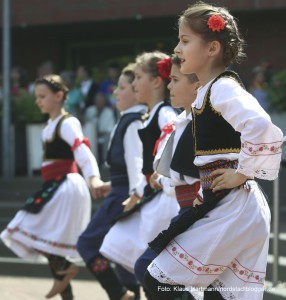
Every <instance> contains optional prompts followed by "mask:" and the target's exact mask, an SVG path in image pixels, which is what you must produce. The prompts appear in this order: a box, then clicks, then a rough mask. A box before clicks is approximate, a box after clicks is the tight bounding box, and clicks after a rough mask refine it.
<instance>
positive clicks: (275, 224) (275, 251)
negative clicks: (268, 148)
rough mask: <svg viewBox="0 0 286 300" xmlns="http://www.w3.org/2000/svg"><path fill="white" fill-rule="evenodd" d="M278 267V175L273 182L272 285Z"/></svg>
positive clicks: (276, 278) (274, 284)
mask: <svg viewBox="0 0 286 300" xmlns="http://www.w3.org/2000/svg"><path fill="white" fill-rule="evenodd" d="M278 267H279V177H277V178H276V179H275V180H274V182H273V286H276V285H277V284H278Z"/></svg>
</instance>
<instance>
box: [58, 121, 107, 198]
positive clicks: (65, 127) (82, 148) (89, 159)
mask: <svg viewBox="0 0 286 300" xmlns="http://www.w3.org/2000/svg"><path fill="white" fill-rule="evenodd" d="M60 134H61V137H62V139H63V140H65V141H66V142H67V143H68V144H69V145H70V146H71V147H74V146H75V143H76V142H77V141H78V142H77V144H78V146H76V147H75V149H74V158H75V161H76V163H77V164H78V166H79V167H80V169H81V170H82V173H83V176H84V178H85V180H86V182H87V183H88V186H89V188H90V190H91V193H92V196H93V197H94V198H98V197H100V196H102V195H101V194H102V193H101V190H100V188H101V186H102V185H103V182H102V181H101V180H100V173H99V168H98V165H97V161H96V159H95V157H94V155H93V154H92V152H91V150H90V148H89V147H88V146H87V145H86V144H85V143H82V141H83V140H84V136H83V132H82V128H81V125H80V122H79V121H78V119H76V118H73V117H70V118H68V119H66V120H64V121H63V123H62V125H61V128H60Z"/></svg>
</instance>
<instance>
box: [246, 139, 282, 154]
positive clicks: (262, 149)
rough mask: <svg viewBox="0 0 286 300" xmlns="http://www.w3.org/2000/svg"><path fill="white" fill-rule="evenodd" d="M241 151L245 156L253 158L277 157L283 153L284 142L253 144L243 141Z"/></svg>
mask: <svg viewBox="0 0 286 300" xmlns="http://www.w3.org/2000/svg"><path fill="white" fill-rule="evenodd" d="M241 150H242V151H243V152H244V153H245V154H247V155H251V156H264V155H275V154H279V153H281V152H282V142H281V141H279V142H273V143H264V144H252V143H250V142H247V141H243V143H242V144H241Z"/></svg>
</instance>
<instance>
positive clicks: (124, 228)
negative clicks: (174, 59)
mask: <svg viewBox="0 0 286 300" xmlns="http://www.w3.org/2000/svg"><path fill="white" fill-rule="evenodd" d="M170 69H171V58H170V57H168V56H167V55H165V54H163V53H161V52H158V51H156V52H149V53H143V54H141V55H139V56H138V57H137V59H136V70H135V80H134V82H133V86H134V89H135V92H136V94H137V97H138V99H139V100H140V101H141V102H144V103H147V104H148V107H149V109H150V116H149V119H148V120H147V121H146V123H145V128H144V129H141V130H139V136H140V138H141V140H142V143H143V169H142V170H143V173H144V175H145V177H144V181H142V182H140V183H139V184H138V185H137V186H136V189H135V190H134V193H133V194H132V195H131V197H130V198H129V199H127V200H126V201H125V202H124V205H125V211H126V212H127V213H126V214H125V217H126V218H123V217H122V218H121V219H120V220H118V221H117V223H116V224H115V225H114V226H113V227H112V228H111V230H110V231H109V233H108V234H107V235H106V237H105V239H104V242H103V245H102V247H101V249H100V251H101V253H102V254H103V255H104V256H106V257H108V258H110V259H111V260H112V261H115V262H116V263H118V264H121V265H122V266H123V267H124V268H126V269H127V270H129V271H130V272H132V273H134V265H135V262H136V260H137V258H138V257H139V256H140V255H141V254H142V253H143V252H144V251H145V250H146V248H147V247H148V242H149V241H151V240H152V239H153V238H154V237H155V236H156V235H157V234H158V233H159V232H160V231H161V230H163V229H165V228H167V227H168V225H169V223H170V220H171V219H172V217H174V216H175V215H177V213H178V209H179V205H178V203H177V201H176V199H175V193H174V188H173V187H171V186H170V185H167V184H166V185H164V186H163V189H160V190H157V189H156V190H155V189H152V188H151V186H150V185H149V180H150V176H151V174H152V173H153V172H154V170H153V162H154V163H156V161H158V158H159V157H160V156H161V153H162V150H163V149H164V145H165V143H166V141H167V139H168V138H169V136H170V134H171V132H172V131H173V121H174V120H175V118H176V116H177V112H176V111H175V110H174V108H172V107H171V105H170V102H169V100H167V99H168V98H169V91H168V89H167V84H168V83H169V76H170ZM156 151H157V154H156V156H155V157H154V155H155V153H156ZM143 188H144V191H143ZM142 196H143V197H142ZM141 198H142V200H141ZM140 200H141V202H140V203H138V204H137V202H138V201H140ZM126 215H128V217H127V216H126Z"/></svg>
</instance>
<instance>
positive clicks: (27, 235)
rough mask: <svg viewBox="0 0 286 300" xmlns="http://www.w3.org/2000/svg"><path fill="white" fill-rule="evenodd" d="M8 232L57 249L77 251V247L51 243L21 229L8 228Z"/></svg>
mask: <svg viewBox="0 0 286 300" xmlns="http://www.w3.org/2000/svg"><path fill="white" fill-rule="evenodd" d="M7 230H8V232H9V233H10V234H13V233H14V232H19V233H21V234H22V235H24V236H26V237H28V238H30V239H31V240H33V241H39V242H41V243H44V244H48V245H50V246H53V247H56V248H64V249H72V250H76V249H77V247H76V245H68V244H64V243H58V242H54V241H49V240H46V239H43V238H41V237H39V236H36V235H34V234H31V233H29V232H27V231H24V230H22V229H20V228H19V227H15V228H7Z"/></svg>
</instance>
